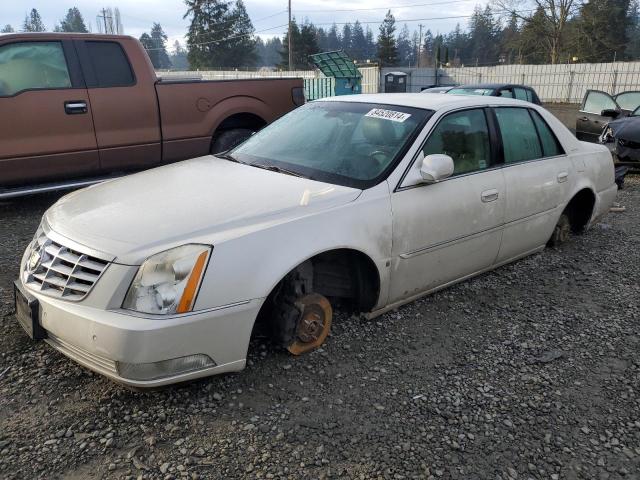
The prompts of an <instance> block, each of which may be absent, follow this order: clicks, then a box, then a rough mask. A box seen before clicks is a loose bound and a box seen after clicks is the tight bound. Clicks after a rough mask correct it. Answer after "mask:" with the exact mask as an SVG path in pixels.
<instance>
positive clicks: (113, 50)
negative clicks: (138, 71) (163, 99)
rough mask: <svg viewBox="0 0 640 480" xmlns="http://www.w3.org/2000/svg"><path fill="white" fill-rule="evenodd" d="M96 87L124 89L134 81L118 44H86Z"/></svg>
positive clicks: (129, 66) (127, 62)
mask: <svg viewBox="0 0 640 480" xmlns="http://www.w3.org/2000/svg"><path fill="white" fill-rule="evenodd" d="M85 44H86V46H87V50H88V52H89V58H90V59H91V65H92V66H93V71H94V73H95V75H96V86H98V87H125V86H129V85H133V84H134V82H135V79H134V77H133V72H132V71H131V65H129V61H128V60H127V57H126V55H125V53H124V51H123V50H122V47H121V46H120V44H119V43H115V42H86V43H85Z"/></svg>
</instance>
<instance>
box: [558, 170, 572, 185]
mask: <svg viewBox="0 0 640 480" xmlns="http://www.w3.org/2000/svg"><path fill="white" fill-rule="evenodd" d="M568 178H569V172H560V173H559V174H558V183H564V182H566V181H567V179H568Z"/></svg>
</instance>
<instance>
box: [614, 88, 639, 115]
mask: <svg viewBox="0 0 640 480" xmlns="http://www.w3.org/2000/svg"><path fill="white" fill-rule="evenodd" d="M616 102H617V104H618V105H620V108H624V109H625V110H629V111H630V112H633V111H634V110H635V109H636V108H638V106H639V105H640V92H623V93H619V94H618V95H616Z"/></svg>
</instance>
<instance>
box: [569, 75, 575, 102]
mask: <svg viewBox="0 0 640 480" xmlns="http://www.w3.org/2000/svg"><path fill="white" fill-rule="evenodd" d="M575 74H576V72H574V71H573V70H571V71H570V72H569V88H568V89H567V103H571V90H572V89H573V77H574V75H575Z"/></svg>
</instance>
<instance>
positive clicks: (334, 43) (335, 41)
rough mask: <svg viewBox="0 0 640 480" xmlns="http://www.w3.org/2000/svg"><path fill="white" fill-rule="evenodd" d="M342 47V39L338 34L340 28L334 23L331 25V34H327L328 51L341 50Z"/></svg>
mask: <svg viewBox="0 0 640 480" xmlns="http://www.w3.org/2000/svg"><path fill="white" fill-rule="evenodd" d="M341 45H342V39H341V38H340V34H339V33H338V26H337V25H336V24H335V23H334V24H333V25H331V28H330V29H329V32H328V33H327V48H326V49H327V50H340V47H341Z"/></svg>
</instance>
